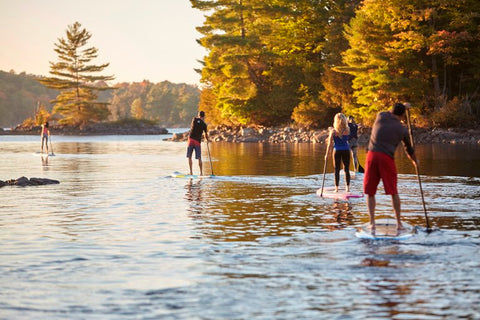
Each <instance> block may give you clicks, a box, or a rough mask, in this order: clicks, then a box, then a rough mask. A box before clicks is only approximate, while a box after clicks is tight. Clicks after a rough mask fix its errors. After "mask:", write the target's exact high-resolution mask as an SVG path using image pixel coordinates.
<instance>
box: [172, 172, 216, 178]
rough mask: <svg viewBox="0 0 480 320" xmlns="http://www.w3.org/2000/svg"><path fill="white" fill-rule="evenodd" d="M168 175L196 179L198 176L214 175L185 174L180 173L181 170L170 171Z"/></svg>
mask: <svg viewBox="0 0 480 320" xmlns="http://www.w3.org/2000/svg"><path fill="white" fill-rule="evenodd" d="M170 176H171V177H172V178H186V179H198V178H201V179H203V178H212V177H214V176H213V175H211V176H200V175H196V174H185V173H181V172H177V171H175V172H174V173H172V174H171V175H170Z"/></svg>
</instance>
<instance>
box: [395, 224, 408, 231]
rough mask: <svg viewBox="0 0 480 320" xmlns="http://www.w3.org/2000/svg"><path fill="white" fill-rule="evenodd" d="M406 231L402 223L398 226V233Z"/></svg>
mask: <svg viewBox="0 0 480 320" xmlns="http://www.w3.org/2000/svg"><path fill="white" fill-rule="evenodd" d="M406 229H407V228H405V227H404V226H403V224H401V223H399V224H397V231H403V230H406Z"/></svg>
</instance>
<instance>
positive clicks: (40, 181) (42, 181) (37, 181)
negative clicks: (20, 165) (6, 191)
mask: <svg viewBox="0 0 480 320" xmlns="http://www.w3.org/2000/svg"><path fill="white" fill-rule="evenodd" d="M59 183H60V182H59V181H58V180H52V179H46V178H30V179H28V178H27V177H20V178H18V179H10V180H7V181H2V180H0V188H1V187H4V186H19V187H26V186H43V185H47V184H59Z"/></svg>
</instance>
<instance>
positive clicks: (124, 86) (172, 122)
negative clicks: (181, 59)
mask: <svg viewBox="0 0 480 320" xmlns="http://www.w3.org/2000/svg"><path fill="white" fill-rule="evenodd" d="M91 37H92V35H91V34H90V32H88V31H87V30H86V29H85V28H83V27H82V25H81V24H80V23H79V22H75V23H74V24H72V25H69V26H68V27H67V29H66V32H65V36H64V37H62V38H58V41H57V42H56V43H55V44H54V45H55V47H54V51H55V52H56V53H57V61H55V62H50V75H49V76H46V77H45V76H43V77H40V76H34V75H26V74H25V73H22V74H20V75H15V72H14V71H11V72H10V73H6V72H3V71H2V72H0V116H1V117H0V126H12V125H13V126H14V125H16V124H18V123H19V122H23V123H22V124H23V125H24V126H32V125H39V124H41V123H43V122H45V121H54V122H56V123H58V124H61V125H68V126H80V127H81V126H85V125H87V124H89V123H95V122H103V121H118V120H123V119H130V118H132V119H142V120H152V121H154V122H157V123H159V124H161V125H164V126H188V125H189V123H190V120H191V118H192V116H194V115H195V114H196V113H197V108H198V103H199V96H200V91H199V89H198V88H197V87H196V86H191V85H187V84H175V83H171V82H169V81H163V82H160V83H151V82H149V81H147V80H145V81H143V82H141V83H119V84H117V85H114V86H110V85H109V84H108V81H112V80H114V79H115V77H114V76H113V75H103V74H102V72H103V71H104V69H105V68H107V67H108V66H109V63H102V64H95V63H94V60H95V59H96V58H97V57H98V49H97V48H95V47H88V46H87V45H88V40H89V39H90V38H91ZM32 110H33V112H32ZM29 115H30V117H28V116H29Z"/></svg>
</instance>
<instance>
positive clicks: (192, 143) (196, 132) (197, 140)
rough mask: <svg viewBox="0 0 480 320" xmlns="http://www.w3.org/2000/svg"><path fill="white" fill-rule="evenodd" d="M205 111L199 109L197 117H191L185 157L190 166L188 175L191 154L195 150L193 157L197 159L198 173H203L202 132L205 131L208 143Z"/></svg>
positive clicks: (191, 172) (191, 171)
mask: <svg viewBox="0 0 480 320" xmlns="http://www.w3.org/2000/svg"><path fill="white" fill-rule="evenodd" d="M204 120H205V112H203V111H200V112H199V113H198V117H195V118H193V119H192V125H191V127H190V134H189V136H188V146H187V158H188V166H189V168H190V175H193V170H192V154H193V150H195V159H198V166H199V167H200V175H203V166H202V148H201V142H202V134H203V133H204V132H205V139H206V140H207V143H208V133H207V124H206V123H205V121H204Z"/></svg>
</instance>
